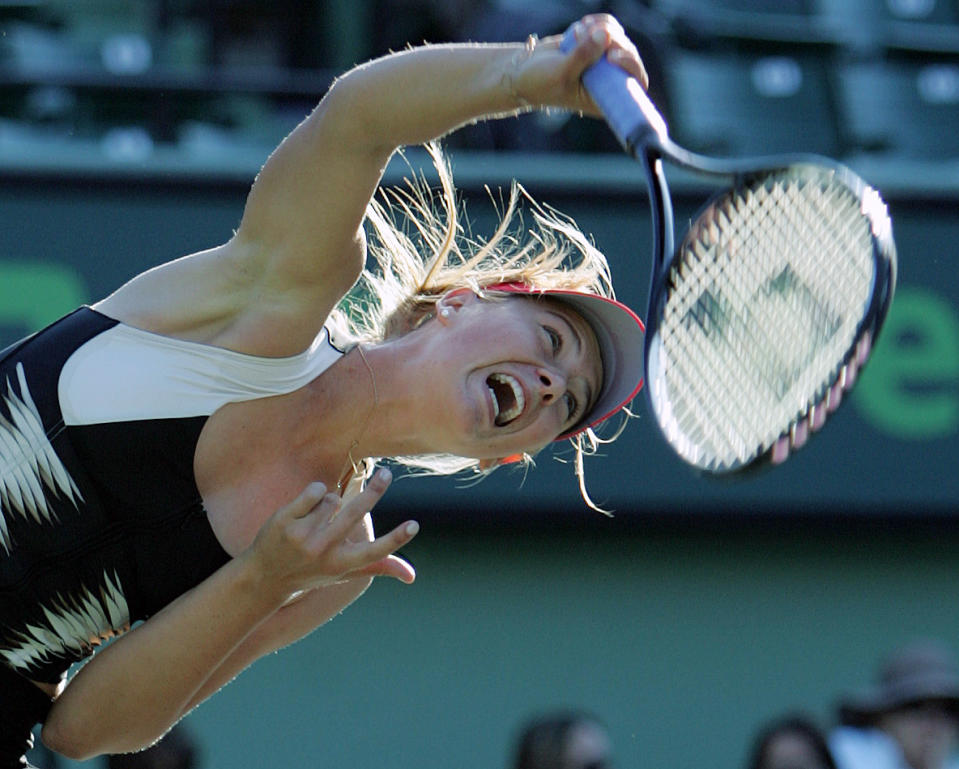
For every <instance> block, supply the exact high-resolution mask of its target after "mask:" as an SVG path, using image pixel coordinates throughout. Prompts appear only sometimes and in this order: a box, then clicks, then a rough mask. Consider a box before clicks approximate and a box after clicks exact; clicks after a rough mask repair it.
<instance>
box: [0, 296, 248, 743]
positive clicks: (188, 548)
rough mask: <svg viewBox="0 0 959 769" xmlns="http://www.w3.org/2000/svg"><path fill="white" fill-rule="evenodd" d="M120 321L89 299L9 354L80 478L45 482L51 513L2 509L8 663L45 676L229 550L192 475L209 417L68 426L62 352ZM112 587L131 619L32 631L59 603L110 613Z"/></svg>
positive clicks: (13, 373)
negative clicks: (70, 491)
mask: <svg viewBox="0 0 959 769" xmlns="http://www.w3.org/2000/svg"><path fill="white" fill-rule="evenodd" d="M115 325H116V321H115V320H113V319H111V318H107V317H106V316H104V315H101V314H100V313H97V312H95V311H94V310H91V309H89V308H82V309H80V310H77V311H76V312H74V313H72V314H70V315H68V316H66V317H65V318H63V319H61V320H60V321H57V322H56V323H54V324H53V325H51V326H49V327H48V328H46V329H44V330H43V331H41V332H39V333H37V334H34V335H33V336H32V337H30V338H28V339H27V340H26V341H25V342H24V343H22V344H20V345H15V346H14V347H13V348H9V349H8V350H7V351H5V357H2V358H0V389H2V391H3V392H4V393H7V392H8V391H9V392H10V393H11V394H12V395H13V396H15V397H16V398H21V399H26V398H27V394H28V393H29V400H30V402H31V403H32V404H33V405H34V406H35V408H36V411H37V413H38V414H39V416H40V419H41V421H42V427H43V432H44V436H45V438H46V440H47V441H49V447H50V449H52V451H53V452H55V454H56V456H57V458H58V459H59V460H60V462H62V463H63V466H64V467H65V468H66V469H67V471H68V473H69V475H70V478H71V479H72V482H73V483H74V484H75V486H76V488H77V494H76V495H74V497H75V498H74V499H70V498H68V495H66V494H64V493H62V492H55V491H52V490H51V489H50V488H49V484H47V487H45V488H44V489H43V490H42V492H41V493H42V495H43V497H44V504H45V505H46V506H48V507H49V508H50V509H51V510H52V515H50V516H48V517H47V516H40V517H38V516H36V515H31V514H24V513H22V512H21V511H17V510H12V509H2V510H0V515H2V518H3V521H2V522H3V523H4V525H5V526H6V536H7V538H8V542H9V548H0V652H6V653H7V654H8V655H10V656H8V657H7V659H8V664H9V665H10V667H11V668H14V669H16V670H19V671H20V672H21V673H23V674H24V675H26V676H27V677H29V678H32V679H34V680H38V681H45V682H56V681H58V680H59V679H60V678H61V676H62V674H63V673H64V671H66V670H67V668H68V667H69V666H70V665H71V664H72V663H74V662H76V661H78V660H80V659H82V658H84V657H85V656H88V655H89V654H90V653H92V651H93V650H94V649H95V647H96V646H97V645H98V644H99V643H100V642H102V641H104V640H107V639H108V638H110V637H112V636H113V635H115V634H116V633H117V632H123V631H125V630H126V629H128V627H129V625H130V624H132V623H134V622H136V621H138V620H144V619H147V618H148V617H150V616H151V615H152V614H154V613H156V612H157V611H158V610H159V609H161V608H162V607H163V606H165V605H166V604H168V603H170V601H172V600H173V599H174V598H176V597H177V596H179V595H181V594H182V593H184V592H185V591H186V590H189V589H190V588H192V587H193V586H195V585H196V584H198V583H199V582H201V581H202V580H203V579H205V578H206V577H208V576H209V575H210V574H212V573H213V572H214V571H216V569H218V568H219V567H220V566H222V565H223V564H224V563H226V561H228V560H229V556H228V554H227V553H226V552H224V550H223V549H222V547H221V546H220V544H219V542H218V541H217V539H216V536H215V535H214V533H213V531H212V529H211V527H210V525H209V521H208V520H207V516H206V512H205V510H204V509H203V504H202V500H201V498H200V493H199V490H198V489H197V487H196V481H195V479H194V476H193V458H194V454H195V452H196V443H197V440H198V439H199V435H200V431H201V430H202V429H203V425H204V424H205V421H206V419H207V417H204V416H200V417H186V418H171V419H143V420H132V421H126V422H111V423H105V424H94V425H79V426H75V425H71V426H66V425H64V422H63V415H62V412H61V410H60V405H59V396H58V384H59V379H60V372H61V370H62V368H63V365H64V363H65V362H66V361H67V360H68V359H69V357H70V356H71V355H72V354H73V352H74V351H75V350H77V349H78V348H79V347H80V346H82V345H83V344H84V343H85V342H86V341H88V340H90V339H92V338H94V337H95V336H97V335H98V334H100V333H102V332H104V331H106V330H107V329H110V328H112V327H113V326H115ZM21 379H23V380H24V382H25V384H24V383H22V382H21ZM0 418H2V420H3V421H0V427H3V426H4V425H7V426H8V432H10V429H9V426H10V425H12V424H13V423H15V422H16V420H17V418H18V415H17V414H14V413H12V412H11V407H10V406H9V405H5V404H4V401H3V399H0ZM20 418H21V419H22V415H21V417H20ZM2 459H3V446H2V445H0V460H2ZM0 464H2V463H0ZM12 504H13V503H11V505H12ZM106 587H109V588H116V590H117V591H118V592H119V593H122V596H123V599H124V600H125V603H126V608H127V610H128V613H129V621H128V622H124V623H119V624H120V626H119V627H113V626H104V625H103V624H102V623H100V622H98V621H97V620H93V622H95V623H96V624H97V630H96V632H95V633H93V635H92V636H88V637H84V636H81V640H79V641H77V642H76V643H74V644H72V645H68V646H67V648H56V647H55V646H51V645H50V644H49V643H47V642H46V641H41V640H39V639H40V638H42V637H43V635H42V631H41V634H40V635H39V636H38V635H37V633H33V634H32V635H31V632H30V631H29V630H28V628H29V627H30V626H33V627H40V628H43V627H48V626H49V623H50V614H51V612H52V613H53V614H55V615H60V614H71V613H73V614H76V613H81V614H84V615H89V614H90V612H89V611H88V609H89V607H90V605H91V604H94V609H93V613H94V614H101V615H104V616H107V617H111V616H113V615H114V614H115V610H114V609H113V608H112V605H111V599H110V596H109V590H107V589H105V588H106ZM24 643H27V644H29V645H30V648H29V649H28V651H27V652H26V654H25V653H24V652H23V651H22V645H23V644H24ZM38 647H39V648H38ZM78 647H79V648H78ZM0 664H2V659H0ZM2 728H3V727H2V725H0V729H2Z"/></svg>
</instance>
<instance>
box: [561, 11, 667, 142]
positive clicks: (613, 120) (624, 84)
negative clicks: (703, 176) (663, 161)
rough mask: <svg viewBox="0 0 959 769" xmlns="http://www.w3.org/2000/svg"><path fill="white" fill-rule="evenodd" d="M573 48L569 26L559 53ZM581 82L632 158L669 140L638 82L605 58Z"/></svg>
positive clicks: (657, 115)
mask: <svg viewBox="0 0 959 769" xmlns="http://www.w3.org/2000/svg"><path fill="white" fill-rule="evenodd" d="M575 47H576V36H575V35H574V34H573V27H572V26H571V27H570V28H569V29H567V30H566V33H565V34H564V35H563V40H562V42H561V43H560V50H561V51H562V52H563V53H569V52H570V51H572V50H573V48H575ZM582 80H583V86H584V87H585V88H586V91H587V93H589V95H590V96H591V97H592V98H593V101H594V102H596V106H598V107H599V109H600V111H601V112H602V113H603V117H605V118H606V122H607V123H608V124H609V127H610V129H612V131H613V133H614V134H615V135H616V138H617V139H619V141H620V143H621V144H622V145H623V147H625V149H626V151H627V152H628V153H630V154H631V155H635V154H636V152H637V150H638V149H639V148H640V147H643V146H646V145H648V144H650V143H652V144H655V145H657V146H661V145H662V144H663V143H664V142H666V141H667V140H668V136H669V131H668V129H667V127H666V121H665V120H664V119H663V116H662V115H660V114H659V110H658V109H656V105H655V104H653V102H652V100H651V99H650V98H649V97H648V96H647V95H646V92H645V91H644V90H643V88H642V86H641V85H640V84H639V81H638V80H636V78H634V77H633V76H632V75H630V74H628V73H627V72H626V70H624V69H621V68H620V67H617V66H616V65H615V64H612V63H611V62H610V61H609V59H607V58H606V55H605V54H604V55H603V57H602V58H601V59H599V60H598V61H597V62H596V63H595V64H593V65H592V66H591V67H589V69H587V70H586V71H585V72H583V77H582Z"/></svg>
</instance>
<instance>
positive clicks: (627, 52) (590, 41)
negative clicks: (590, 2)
mask: <svg viewBox="0 0 959 769" xmlns="http://www.w3.org/2000/svg"><path fill="white" fill-rule="evenodd" d="M573 35H574V37H575V39H576V41H577V43H578V45H577V46H576V49H575V51H574V56H577V57H579V58H580V61H579V62H578V63H579V64H580V66H581V67H582V70H585V69H587V68H588V67H590V66H591V65H592V64H594V63H595V62H596V61H597V60H599V59H600V58H601V57H602V56H603V54H605V55H606V57H607V58H608V59H609V61H610V62H611V63H612V64H615V65H616V66H618V67H621V68H622V69H624V70H626V72H628V73H629V74H630V75H632V76H633V77H635V78H636V79H637V80H638V81H639V83H640V85H642V86H643V88H644V89H645V88H648V87H649V74H648V73H647V72H646V67H645V66H644V65H643V61H642V59H641V58H640V56H639V52H638V51H637V49H636V46H635V45H634V44H633V42H632V40H630V39H629V36H628V35H627V34H626V30H624V29H623V27H622V25H621V24H620V23H619V22H618V21H617V20H616V19H615V18H614V17H613V16H610V15H608V14H593V15H590V16H585V17H583V19H581V20H580V21H578V22H576V24H574V25H573Z"/></svg>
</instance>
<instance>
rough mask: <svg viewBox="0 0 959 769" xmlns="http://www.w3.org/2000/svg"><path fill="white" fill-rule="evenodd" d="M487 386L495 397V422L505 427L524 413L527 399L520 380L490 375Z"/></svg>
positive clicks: (505, 375) (501, 375) (487, 378)
mask: <svg viewBox="0 0 959 769" xmlns="http://www.w3.org/2000/svg"><path fill="white" fill-rule="evenodd" d="M486 386H487V387H488V388H489V391H490V395H492V396H493V412H494V413H493V417H494V418H493V422H494V423H495V424H496V426H497V427H503V426H504V425H508V424H509V423H510V422H512V421H513V420H514V419H516V417H518V416H519V415H520V414H522V413H523V409H524V408H526V397H525V396H524V395H523V388H522V387H521V386H520V383H519V380H518V379H516V377H514V376H510V375H509V374H490V375H489V376H488V377H486Z"/></svg>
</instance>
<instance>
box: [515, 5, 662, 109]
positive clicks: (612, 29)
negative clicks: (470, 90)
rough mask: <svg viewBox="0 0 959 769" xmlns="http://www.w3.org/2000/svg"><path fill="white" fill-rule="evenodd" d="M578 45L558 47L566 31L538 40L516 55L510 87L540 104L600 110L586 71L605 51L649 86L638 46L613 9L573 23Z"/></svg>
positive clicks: (530, 101)
mask: <svg viewBox="0 0 959 769" xmlns="http://www.w3.org/2000/svg"><path fill="white" fill-rule="evenodd" d="M573 35H574V36H575V38H576V47H575V48H573V50H571V51H570V52H569V53H563V52H562V51H560V43H561V41H562V39H563V36H562V35H556V36H553V37H547V38H543V39H542V40H539V41H537V44H536V45H535V47H533V48H532V50H531V52H530V53H529V55H528V56H519V57H517V58H516V59H515V71H514V72H513V73H512V88H513V89H514V90H515V92H516V95H517V97H519V98H521V99H523V100H525V101H526V102H528V103H529V104H531V105H533V106H537V107H563V108H566V109H570V110H573V111H576V112H583V113H586V114H590V115H596V116H598V115H600V112H599V109H598V108H597V107H596V105H595V103H594V102H593V100H592V99H591V98H590V97H589V94H587V93H586V90H585V89H584V88H583V87H582V84H581V82H580V78H581V77H582V75H583V72H584V71H585V70H586V69H587V68H589V67H590V66H591V65H593V64H594V63H596V61H598V60H599V59H600V57H602V56H603V55H604V54H605V55H606V56H607V57H608V59H609V61H610V62H611V63H612V64H615V65H616V66H618V67H621V68H622V69H624V70H626V72H628V73H629V74H630V75H632V76H633V77H635V78H636V79H637V80H638V81H639V83H640V85H642V87H643V88H644V89H645V88H647V87H648V86H649V76H648V75H647V74H646V68H645V67H644V66H643V62H642V59H641V58H640V56H639V52H638V51H637V50H636V46H635V45H633V42H632V41H631V40H630V39H629V37H628V36H627V35H626V31H625V30H624V29H623V27H622V26H621V25H620V23H619V22H618V21H617V20H616V19H615V18H614V17H613V16H610V15H609V14H605V13H599V14H592V15H589V16H584V17H583V18H582V19H580V20H579V21H578V22H576V23H575V24H574V25H573Z"/></svg>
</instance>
